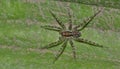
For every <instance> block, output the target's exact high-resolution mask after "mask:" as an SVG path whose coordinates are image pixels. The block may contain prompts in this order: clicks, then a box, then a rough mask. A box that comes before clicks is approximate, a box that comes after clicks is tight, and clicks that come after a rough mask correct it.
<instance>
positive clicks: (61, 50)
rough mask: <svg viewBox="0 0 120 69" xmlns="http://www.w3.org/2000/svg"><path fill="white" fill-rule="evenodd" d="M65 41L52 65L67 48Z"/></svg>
mask: <svg viewBox="0 0 120 69" xmlns="http://www.w3.org/2000/svg"><path fill="white" fill-rule="evenodd" d="M67 41H68V40H65V42H64V43H63V45H62V47H61V48H60V50H59V54H58V55H57V56H56V57H55V60H54V61H53V63H55V61H56V60H58V58H59V57H60V56H61V55H62V53H63V52H64V50H65V48H66V46H67Z"/></svg>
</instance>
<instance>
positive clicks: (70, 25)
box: [68, 8, 72, 30]
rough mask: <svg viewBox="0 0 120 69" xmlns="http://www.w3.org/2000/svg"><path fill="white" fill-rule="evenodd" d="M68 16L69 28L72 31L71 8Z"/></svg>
mask: <svg viewBox="0 0 120 69" xmlns="http://www.w3.org/2000/svg"><path fill="white" fill-rule="evenodd" d="M68 16H69V18H68V19H69V26H68V29H69V30H72V14H71V13H70V8H68Z"/></svg>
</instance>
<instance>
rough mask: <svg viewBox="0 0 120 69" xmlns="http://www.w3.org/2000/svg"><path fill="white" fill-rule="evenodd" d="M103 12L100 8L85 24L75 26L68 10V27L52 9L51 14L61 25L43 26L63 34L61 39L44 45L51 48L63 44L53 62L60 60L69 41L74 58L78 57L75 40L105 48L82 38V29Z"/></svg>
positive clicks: (45, 47)
mask: <svg viewBox="0 0 120 69" xmlns="http://www.w3.org/2000/svg"><path fill="white" fill-rule="evenodd" d="M100 12H101V10H99V11H98V12H97V13H95V14H94V15H92V16H91V17H89V18H88V19H87V20H84V23H83V24H79V25H76V26H74V27H73V24H72V22H73V20H72V15H71V13H70V12H68V16H69V26H68V28H66V26H65V25H64V24H63V23H62V22H61V21H60V20H59V19H58V18H57V17H56V15H55V14H54V13H53V12H52V11H50V14H51V15H52V17H53V18H54V19H55V20H56V22H57V23H58V24H59V27H57V26H50V25H45V26H41V27H42V28H44V29H47V30H52V31H57V32H59V34H60V35H61V36H60V37H59V40H57V41H55V42H53V43H50V44H48V45H47V46H44V47H42V49H49V48H53V47H56V46H58V45H61V44H62V47H61V49H60V50H59V52H58V54H57V55H56V57H55V60H54V61H53V62H55V61H56V60H58V58H59V57H60V56H61V55H62V53H63V52H64V50H65V48H66V46H67V43H70V46H71V47H72V52H73V57H74V59H76V52H75V46H74V44H73V40H74V41H76V42H80V43H85V44H88V45H91V46H96V47H101V48H103V47H104V46H103V45H100V44H97V43H95V42H92V41H89V40H87V39H83V38H81V31H82V30H83V29H84V28H85V27H86V26H87V25H88V24H89V23H90V22H91V21H92V20H93V19H94V18H95V17H96V16H97V15H98V14H99V13H100Z"/></svg>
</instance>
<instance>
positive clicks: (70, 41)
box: [69, 40, 76, 59]
mask: <svg viewBox="0 0 120 69" xmlns="http://www.w3.org/2000/svg"><path fill="white" fill-rule="evenodd" d="M69 43H70V45H71V47H72V51H73V57H74V59H76V51H75V46H74V45H73V42H72V40H69Z"/></svg>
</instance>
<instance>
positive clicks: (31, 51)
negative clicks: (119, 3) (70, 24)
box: [0, 0, 120, 69]
mask: <svg viewBox="0 0 120 69" xmlns="http://www.w3.org/2000/svg"><path fill="white" fill-rule="evenodd" d="M50 3H52V4H50ZM57 4H58V3H57ZM55 5H56V2H54V1H46V2H40V3H29V2H27V3H26V2H22V1H19V0H15V1H14V0H13V1H10V2H9V1H8V0H4V1H0V9H1V10H0V69H62V68H63V69H79V68H81V69H119V68H120V59H119V58H120V55H119V52H120V51H119V49H120V35H119V34H120V32H117V31H119V29H120V24H119V22H120V20H119V18H120V16H118V15H117V13H114V12H113V14H111V15H114V17H115V19H113V22H114V24H115V25H112V24H108V23H107V22H110V21H109V19H108V20H106V19H105V15H101V16H98V17H97V18H96V20H93V22H91V24H90V25H89V27H87V28H86V29H85V30H84V31H82V37H83V38H86V39H89V40H91V41H95V42H97V43H99V44H102V45H104V46H107V47H109V48H102V49H101V48H96V47H93V46H89V45H86V44H82V43H78V42H74V45H75V46H76V52H77V61H75V60H74V59H73V58H72V49H71V47H70V46H69V44H68V46H67V48H66V50H65V52H64V54H63V55H62V56H61V57H60V59H59V60H58V61H56V63H55V64H53V63H52V62H53V60H54V57H55V56H54V54H55V53H56V52H57V51H58V50H59V48H60V46H58V47H56V48H52V49H49V50H40V49H39V48H40V47H43V46H45V45H46V44H49V43H51V42H54V41H56V40H58V38H59V34H58V33H56V32H54V31H48V30H44V29H42V28H40V26H41V25H45V24H54V19H53V18H52V17H51V16H50V14H49V12H48V10H47V7H49V8H51V9H53V10H54V11H56V12H59V13H61V12H62V13H64V14H67V13H66V12H65V8H64V7H62V10H60V9H59V8H55ZM39 7H41V8H42V11H43V12H42V13H43V15H41V13H40V12H41V11H40V10H39V9H40V8H39ZM56 7H58V6H56ZM71 8H72V9H73V12H74V13H75V12H76V11H78V10H80V12H78V13H75V16H77V19H80V18H85V17H87V16H90V15H92V14H93V12H91V11H92V9H91V8H90V7H89V6H85V5H80V7H79V5H76V4H71ZM78 8H79V9H78ZM106 10H109V9H107V8H106ZM114 10H116V9H114ZM117 11H118V10H117ZM104 14H105V13H104ZM106 15H108V14H107V13H106ZM65 17H66V16H65ZM106 18H109V17H107V16H106ZM60 19H62V20H63V21H64V22H67V20H66V19H63V17H60ZM80 20H82V19H80ZM97 20H99V22H100V23H103V24H100V23H97V24H96V26H97V28H96V27H93V25H94V24H93V23H96V22H97ZM78 23H79V22H76V23H75V24H78ZM101 28H102V29H101ZM113 28H114V30H113ZM102 30H105V31H102ZM51 35H54V36H51ZM53 38H54V39H53Z"/></svg>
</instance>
